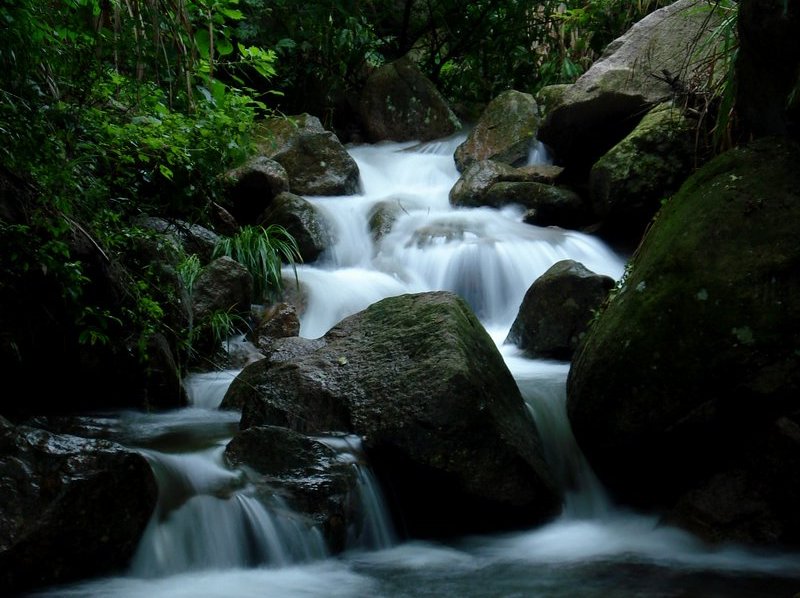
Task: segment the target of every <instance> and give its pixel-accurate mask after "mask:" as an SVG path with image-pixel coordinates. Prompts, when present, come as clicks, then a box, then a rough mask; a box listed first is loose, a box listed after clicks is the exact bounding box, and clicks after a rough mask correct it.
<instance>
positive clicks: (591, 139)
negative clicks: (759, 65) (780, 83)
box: [538, 0, 724, 175]
mask: <svg viewBox="0 0 800 598" xmlns="http://www.w3.org/2000/svg"><path fill="white" fill-rule="evenodd" d="M715 10H716V11H717V12H716V13H715V12H714V11H715ZM721 18H722V9H717V8H715V7H714V4H713V3H707V2H701V1H699V0H678V1H677V2H674V3H672V4H670V5H669V6H666V7H664V8H661V9H659V10H656V11H654V12H652V13H651V14H649V15H648V16H647V17H645V18H644V19H642V20H641V21H639V22H638V23H636V24H635V25H634V26H633V27H631V29H630V30H628V31H627V32H626V33H625V34H624V35H622V36H620V37H619V38H617V39H616V40H614V41H613V42H611V43H610V44H609V45H608V47H607V48H606V50H605V52H604V53H603V56H602V57H601V58H600V59H599V60H598V61H597V62H595V63H594V64H593V65H592V66H591V68H589V70H587V71H586V72H585V73H584V74H583V75H581V76H580V77H579V78H578V80H577V81H576V82H575V83H574V84H573V85H570V86H569V87H566V88H556V89H555V90H549V93H548V94H546V95H545V96H543V101H544V104H545V109H546V115H545V117H544V120H543V121H542V123H541V125H540V128H539V134H538V137H539V139H540V140H541V141H543V142H544V143H545V144H547V145H548V147H550V149H551V150H552V151H553V152H554V154H555V159H556V162H557V163H558V164H561V165H564V166H567V168H568V169H569V170H570V171H571V172H572V173H573V174H579V175H582V174H583V173H584V172H588V169H589V167H590V166H591V164H592V163H593V162H594V161H595V160H597V158H599V157H600V156H602V155H603V154H604V153H605V152H606V151H608V149H609V148H611V147H612V146H613V145H614V144H616V143H617V142H619V141H620V140H621V139H622V138H623V137H624V136H625V135H627V134H628V133H629V132H630V131H631V130H632V129H633V127H634V126H636V124H637V123H638V121H639V120H640V119H641V118H642V116H643V115H644V113H645V112H647V110H648V109H649V108H650V107H652V106H654V105H655V104H658V103H660V102H663V101H665V100H667V99H669V98H672V97H674V96H675V94H676V93H681V92H682V91H683V90H684V89H686V88H689V87H691V86H692V85H694V84H695V82H696V81H698V80H702V81H707V80H708V77H709V76H710V75H709V66H710V65H711V64H713V63H712V62H710V61H709V56H712V55H713V54H714V52H715V51H716V50H715V44H716V43H717V41H718V40H719V37H714V35H713V32H714V29H715V28H716V27H717V26H718V24H719V22H720V20H721ZM720 71H721V69H720ZM722 75H724V73H722V72H717V73H715V76H722ZM540 95H541V94H540Z"/></svg>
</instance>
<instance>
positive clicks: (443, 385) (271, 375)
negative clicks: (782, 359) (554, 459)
mask: <svg viewBox="0 0 800 598" xmlns="http://www.w3.org/2000/svg"><path fill="white" fill-rule="evenodd" d="M317 343H319V348H317V349H316V350H313V351H311V352H308V353H305V354H301V355H300V356H298V357H295V358H291V359H289V360H287V361H283V362H280V363H274V362H273V363H270V362H268V361H267V360H263V361H262V362H258V363H255V364H253V365H251V366H249V367H248V368H246V369H245V371H243V372H242V374H241V377H242V378H243V379H244V378H245V376H246V383H242V384H236V382H234V384H232V385H231V388H230V389H229V391H228V396H226V401H228V400H230V401H232V402H237V403H241V404H243V405H244V407H243V412H242V421H241V426H242V428H243V429H246V428H248V427H251V426H255V425H262V424H271V425H279V426H284V427H289V428H292V429H295V430H297V431H300V432H304V433H320V432H322V431H331V430H334V431H341V432H346V433H355V434H358V435H360V436H363V437H364V438H365V440H364V447H365V449H366V451H367V453H368V456H369V459H370V462H371V463H372V464H373V467H374V469H375V471H376V474H377V475H378V477H379V478H380V479H381V480H382V482H383V484H384V485H385V487H387V488H388V494H389V495H390V496H392V497H393V498H394V500H395V501H396V508H397V509H398V511H399V512H400V513H401V514H402V516H403V517H404V519H405V523H406V525H407V528H408V531H409V532H410V533H411V534H412V535H426V536H439V535H449V534H461V533H468V532H470V531H488V530H492V529H499V528H507V527H513V526H518V525H521V524H533V523H536V522H541V521H543V520H546V519H548V518H550V517H552V516H554V515H555V514H556V513H557V512H558V510H559V502H560V499H559V496H558V491H557V490H556V488H555V485H554V483H553V481H552V478H551V474H550V472H549V470H548V468H547V466H546V464H545V463H544V460H543V457H542V453H541V447H540V446H539V441H538V436H537V433H536V427H535V424H534V423H533V420H532V419H531V417H530V416H529V414H528V412H527V410H526V409H525V406H524V404H523V401H522V398H521V397H520V395H519V390H518V389H517V386H516V383H515V382H514V379H513V377H511V374H510V373H509V371H508V369H507V367H506V366H505V363H504V362H503V360H502V358H501V356H500V354H499V353H498V352H497V349H496V347H495V345H494V343H493V342H492V340H491V338H490V337H489V336H488V334H487V333H486V331H485V330H484V329H483V326H481V324H480V322H479V321H478V320H477V319H476V318H475V316H474V314H473V313H472V312H471V310H470V309H469V308H468V307H467V305H466V303H465V302H464V301H463V300H461V299H460V298H458V297H457V296H455V295H453V294H451V293H444V292H440V293H423V294H419V295H404V296H400V297H392V298H389V299H385V300H383V301H379V302H377V303H375V304H373V305H371V306H370V307H369V308H367V309H366V310H364V311H363V312H360V313H358V314H355V315H353V316H350V317H349V318H346V319H345V320H343V321H342V322H340V323H339V324H338V325H337V326H335V327H334V328H333V329H331V330H330V331H329V332H328V333H327V334H326V335H325V336H324V337H323V338H322V339H318V340H317Z"/></svg>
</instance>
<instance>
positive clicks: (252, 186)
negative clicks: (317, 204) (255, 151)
mask: <svg viewBox="0 0 800 598" xmlns="http://www.w3.org/2000/svg"><path fill="white" fill-rule="evenodd" d="M224 180H225V183H226V187H227V194H228V203H229V204H230V206H231V208H230V211H231V214H232V215H233V217H234V218H235V219H236V222H237V223H238V224H241V225H247V224H255V222H256V219H257V218H258V216H259V215H260V214H261V213H262V212H263V211H264V210H265V209H267V207H269V205H270V204H271V203H272V200H273V199H274V198H275V196H276V195H278V194H279V193H282V192H284V191H288V190H289V175H288V174H287V172H286V169H285V168H284V167H283V166H282V165H281V164H279V163H278V162H276V161H275V160H271V159H270V158H268V157H267V156H256V157H254V158H251V159H250V160H248V161H247V162H246V163H245V164H243V165H242V166H239V167H238V168H235V169H233V170H231V171H229V172H227V173H226V174H225V179H224Z"/></svg>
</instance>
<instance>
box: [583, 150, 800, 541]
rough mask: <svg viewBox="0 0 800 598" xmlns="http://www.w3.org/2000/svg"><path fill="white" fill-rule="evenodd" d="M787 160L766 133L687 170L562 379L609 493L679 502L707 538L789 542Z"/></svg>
mask: <svg viewBox="0 0 800 598" xmlns="http://www.w3.org/2000/svg"><path fill="white" fill-rule="evenodd" d="M798 161H800V147H798V145H796V144H794V143H790V142H788V141H785V140H780V139H764V140H759V141H758V142H754V143H753V144H751V145H750V146H748V147H744V148H741V149H736V150H732V151H729V152H727V153H725V154H723V155H721V156H719V157H717V158H716V159H714V160H712V161H711V162H710V163H708V164H707V165H706V166H704V167H703V168H702V169H700V170H699V171H698V172H697V173H696V174H694V175H693V176H691V177H690V178H689V179H688V180H687V181H686V183H685V184H684V185H683V187H682V188H681V190H680V191H679V192H678V193H677V194H676V195H675V196H674V197H673V198H672V199H670V200H669V201H668V202H667V203H666V205H665V206H664V207H663V208H662V210H661V212H659V215H658V216H657V218H656V220H655V222H654V224H653V226H652V228H651V229H650V231H649V232H648V234H647V236H646V237H645V239H644V241H643V243H642V245H641V247H640V248H639V250H638V252H637V255H636V257H635V259H634V260H633V263H632V268H631V270H630V273H629V275H628V276H627V277H626V278H625V279H624V285H623V286H622V288H621V289H620V291H619V292H618V293H616V294H615V295H614V298H613V299H612V300H611V301H610V302H609V303H608V307H607V309H605V311H604V312H603V313H602V314H601V316H600V317H599V318H598V320H597V321H596V322H595V325H594V326H592V328H591V329H590V330H589V332H588V334H587V335H586V337H585V342H584V343H583V344H582V345H581V346H580V347H579V349H578V351H577V353H576V355H575V359H574V361H573V364H572V368H571V369H570V373H569V377H568V411H569V417H570V421H571V423H572V426H573V429H574V432H575V436H576V438H577V440H578V442H579V444H580V445H581V447H582V448H583V450H584V452H585V454H586V456H587V458H588V459H589V460H590V462H591V463H592V465H593V466H594V468H595V470H596V472H597V473H598V475H599V476H600V478H601V479H602V480H603V481H604V482H605V483H606V484H607V485H608V487H609V488H610V490H611V491H612V492H613V493H615V494H616V495H617V497H619V498H620V499H622V500H625V501H627V502H632V503H635V504H638V505H643V506H650V507H652V506H666V507H672V506H674V505H676V504H679V505H680V506H679V507H678V508H677V509H676V511H675V513H674V517H673V520H675V521H678V522H680V523H681V524H684V525H686V526H687V527H690V528H691V529H694V530H696V531H700V532H701V533H703V534H704V535H705V536H706V537H709V538H711V539H715V540H724V539H736V540H742V539H748V540H751V541H755V542H761V541H766V542H768V543H771V544H774V543H786V544H795V545H800V512H799V511H798V510H797V509H796V508H795V507H790V506H789V504H794V505H796V504H798V502H800V484H799V483H798V480H800V469H798V459H797V453H796V451H797V450H798V444H797V442H796V435H795V434H794V433H793V432H791V430H794V429H795V427H794V426H793V425H791V422H795V423H796V420H797V418H796V416H797V411H798V408H799V407H800V352H798V347H800V337H799V336H798V331H800V246H799V245H798V243H797V226H796V225H797V222H800V192H799V191H798V190H800V170H798V168H797V164H798ZM781 422H783V423H781ZM787 422H788V423H787ZM776 426H777V428H776ZM776 429H778V430H783V432H781V433H780V434H779V435H778V436H776V432H775V430H776ZM781 439H782V440H781ZM786 446H789V447H794V448H790V449H788V453H787V449H786V448H785V447H786ZM793 451H794V452H793ZM787 454H789V455H793V456H792V457H791V458H789V457H787V456H786V455H787ZM736 504H739V505H740V507H736V506H735V505H736ZM745 505H747V506H745ZM731 506H733V507H735V509H738V510H739V512H738V515H737V514H736V513H733V512H732V511H731ZM723 518H724V519H725V524H724V525H722V524H721V523H720V521H721V520H722V519H723ZM758 521H762V522H764V524H763V526H762V524H760V523H758ZM767 522H770V523H767Z"/></svg>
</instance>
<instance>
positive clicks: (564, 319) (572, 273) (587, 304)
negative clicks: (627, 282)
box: [505, 260, 614, 361]
mask: <svg viewBox="0 0 800 598" xmlns="http://www.w3.org/2000/svg"><path fill="white" fill-rule="evenodd" d="M613 287H614V279H612V278H610V277H608V276H603V275H600V274H595V273H594V272H591V271H590V270H587V269H586V268H585V267H584V266H583V264H580V263H578V262H575V261H573V260H562V261H560V262H556V263H555V264H553V266H551V267H550V268H549V269H548V270H547V272H545V273H544V274H542V275H541V276H540V277H539V278H537V279H536V280H535V281H534V283H533V284H532V285H531V286H530V288H529V289H528V291H527V292H526V293H525V297H524V299H523V300H522V305H521V306H520V308H519V313H518V314H517V317H516V319H515V320H514V324H513V325H512V326H511V330H510V331H509V333H508V337H507V338H506V340H505V342H507V343H513V344H515V345H517V346H518V347H520V348H521V349H524V350H525V351H526V352H527V353H528V354H530V355H531V357H541V358H551V359H560V360H563V361H568V360H569V359H571V358H572V354H573V353H574V351H575V348H576V347H577V346H578V342H579V341H580V340H581V338H583V335H584V334H585V333H586V329H587V328H588V327H589V322H590V321H591V320H592V316H593V312H594V311H595V310H597V309H598V308H599V307H600V305H601V304H602V302H603V301H604V300H605V298H606V297H607V296H608V292H609V291H610V290H611V289H612V288H613Z"/></svg>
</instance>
